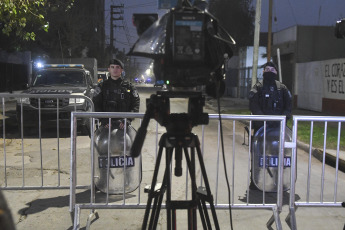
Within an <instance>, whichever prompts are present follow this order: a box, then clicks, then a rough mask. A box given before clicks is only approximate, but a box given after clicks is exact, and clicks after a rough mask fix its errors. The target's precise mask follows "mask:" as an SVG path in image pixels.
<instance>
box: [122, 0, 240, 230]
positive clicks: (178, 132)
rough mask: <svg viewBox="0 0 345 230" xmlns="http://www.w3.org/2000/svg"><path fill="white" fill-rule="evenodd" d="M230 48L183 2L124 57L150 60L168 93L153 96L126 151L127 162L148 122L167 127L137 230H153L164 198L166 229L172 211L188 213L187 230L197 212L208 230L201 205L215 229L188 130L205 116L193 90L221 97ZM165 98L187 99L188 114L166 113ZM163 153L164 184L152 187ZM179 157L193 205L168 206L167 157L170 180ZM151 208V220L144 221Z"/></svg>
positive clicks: (211, 22)
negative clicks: (184, 165)
mask: <svg viewBox="0 0 345 230" xmlns="http://www.w3.org/2000/svg"><path fill="white" fill-rule="evenodd" d="M234 45H235V41H234V40H233V39H232V37H231V36H230V35H229V34H228V33H227V32H226V31H225V30H224V29H223V28H222V27H221V26H220V25H219V24H218V21H217V19H216V18H215V17H214V16H212V15H211V14H209V13H208V12H207V11H205V10H203V9H201V8H199V7H197V6H196V5H192V4H190V2H189V1H188V0H183V1H180V2H179V4H178V6H177V7H176V8H173V9H171V10H170V11H169V12H168V13H167V14H165V15H164V16H162V17H161V18H160V19H159V20H157V21H156V22H154V23H153V24H152V25H151V26H150V27H149V28H148V29H147V30H145V31H144V32H143V33H142V34H141V36H140V38H139V39H138V41H137V42H136V43H135V44H134V46H133V47H132V49H131V51H130V52H129V54H128V55H133V56H141V57H148V58H151V59H153V61H154V67H153V71H154V74H155V77H156V79H157V80H162V81H164V83H165V84H166V85H167V86H168V89H169V90H168V91H158V92H157V93H156V94H153V95H151V97H150V98H149V99H148V100H147V102H146V103H147V105H146V106H147V109H146V113H145V116H144V119H143V121H142V123H141V127H140V128H139V130H138V133H137V135H136V137H135V140H134V142H133V145H132V148H131V151H130V155H131V156H132V157H138V156H139V155H140V153H141V149H142V146H143V144H144V140H145V136H146V132H147V127H148V124H149V121H150V119H151V118H154V119H155V120H156V121H157V122H158V123H159V124H160V125H162V126H164V127H166V130H167V132H166V133H164V134H163V135H162V137H161V139H160V142H159V151H158V156H157V160H156V165H155V170H154V175H153V179H152V183H151V186H150V188H148V189H147V192H148V201H147V206H146V211H145V216H144V220H143V225H142V229H147V224H149V227H148V228H149V229H155V228H156V226H157V222H158V217H159V212H160V208H161V202H162V199H163V196H164V194H165V193H166V209H167V229H175V227H176V210H177V209H187V210H188V225H189V226H188V229H196V223H197V222H196V209H198V210H199V213H200V217H201V218H200V219H201V221H202V225H203V227H204V229H211V228H212V225H211V221H210V218H209V215H208V212H207V208H206V202H208V203H209V205H210V208H211V212H212V217H213V225H214V226H215V229H219V224H218V220H217V216H216V212H215V208H214V204H213V197H212V194H211V190H210V186H209V183H208V179H207V175H206V170H205V166H204V162H203V158H202V155H201V150H200V143H199V139H198V137H197V136H196V135H195V134H193V133H192V128H193V127H194V126H197V125H202V124H205V125H206V124H208V114H207V113H204V112H203V106H204V105H205V97H204V96H203V94H202V92H201V91H197V90H196V88H197V87H199V86H206V93H207V94H208V95H210V96H213V97H214V98H218V99H219V97H221V96H222V95H223V93H224V90H225V83H224V79H223V78H224V77H223V70H222V66H223V62H224V54H225V53H226V54H227V55H228V57H231V56H232V54H233V52H232V48H231V46H234ZM170 98H188V99H189V102H188V112H187V113H179V114H176V113H170ZM163 148H165V150H166V165H165V166H166V168H165V172H164V177H163V182H162V184H161V185H160V186H157V185H158V184H157V176H158V171H159V165H160V161H161V157H162V153H163ZM188 150H190V152H188ZM195 150H196V153H197V156H198V160H199V164H200V169H201V174H202V177H203V179H204V184H205V187H199V188H197V185H196V179H195V163H196V162H195ZM183 153H184V156H185V158H186V162H187V165H188V171H189V174H190V178H191V187H192V188H191V193H192V194H191V197H192V199H191V200H184V201H173V200H171V176H170V170H169V169H170V165H171V163H172V155H173V154H175V176H177V177H179V176H181V175H182V167H181V161H182V156H183ZM152 202H153V206H152V211H151V218H149V217H150V210H151V205H152ZM149 220H150V222H149V223H148V221H149Z"/></svg>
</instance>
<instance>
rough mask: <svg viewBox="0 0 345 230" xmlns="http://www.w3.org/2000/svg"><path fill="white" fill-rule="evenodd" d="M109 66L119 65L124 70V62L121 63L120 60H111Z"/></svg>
mask: <svg viewBox="0 0 345 230" xmlns="http://www.w3.org/2000/svg"><path fill="white" fill-rule="evenodd" d="M109 65H119V66H121V69H124V66H125V65H124V64H123V62H122V61H120V60H119V59H111V60H110V62H109Z"/></svg>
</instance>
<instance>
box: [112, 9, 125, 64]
mask: <svg viewBox="0 0 345 230" xmlns="http://www.w3.org/2000/svg"><path fill="white" fill-rule="evenodd" d="M123 7H124V5H123V4H120V5H111V6H110V10H111V11H110V15H111V16H110V57H113V53H114V50H115V47H114V41H115V38H114V28H115V27H118V26H117V25H114V21H123ZM115 15H116V16H115Z"/></svg>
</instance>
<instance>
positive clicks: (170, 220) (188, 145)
mask: <svg viewBox="0 0 345 230" xmlns="http://www.w3.org/2000/svg"><path fill="white" fill-rule="evenodd" d="M158 94H159V95H151V98H150V101H149V103H148V104H147V107H148V108H147V111H146V113H145V116H144V119H143V122H142V125H141V127H140V128H139V130H138V133H137V136H136V138H135V140H134V143H133V146H132V149H131V155H132V156H134V157H135V156H138V155H139V154H140V150H141V147H142V144H143V142H144V138H145V135H146V128H147V125H148V121H149V119H150V118H151V117H154V118H155V119H156V120H157V121H158V122H159V123H160V124H161V125H163V126H165V127H166V129H167V132H166V133H164V134H163V135H162V137H161V139H160V141H159V150H158V155H157V159H156V164H155V170H154V173H153V178H152V183H151V186H149V187H148V188H145V192H147V193H148V200H147V206H146V210H145V215H144V220H143V223H142V229H143V230H144V229H147V225H149V226H148V229H150V230H151V229H156V227H157V223H158V218H159V214H160V210H161V206H162V200H163V197H164V194H165V193H166V212H167V229H168V230H170V229H176V210H181V209H185V210H187V215H188V228H187V229H189V230H195V229H197V209H198V210H199V215H200V220H201V223H202V225H203V229H212V223H211V220H210V216H209V214H208V210H207V205H206V202H208V203H209V206H210V209H211V213H212V217H213V225H214V227H215V229H219V224H218V219H217V215H216V211H215V207H214V203H213V196H212V194H211V189H210V185H209V182H208V179H207V174H206V169H205V165H204V161H203V157H202V154H201V149H200V142H199V139H198V137H197V136H196V135H195V134H193V133H192V132H191V131H192V127H193V126H195V125H197V124H208V114H205V113H203V112H202V107H203V105H204V102H205V101H204V98H203V97H202V95H201V93H186V92H183V93H182V94H181V92H180V93H171V92H158ZM177 96H179V97H181V96H184V97H189V105H188V114H186V113H181V114H170V113H169V111H170V110H169V98H171V97H177ZM133 147H134V148H133ZM164 148H165V152H166V157H165V171H164V176H163V181H162V183H161V184H158V183H157V177H158V172H159V167H160V164H161V158H162V155H163V149H164ZM189 149H190V152H189V151H188V150H189ZM183 153H184V156H185V159H186V162H187V166H188V172H189V176H190V178H191V200H172V199H171V194H172V191H171V188H172V185H171V165H172V157H173V154H175V170H174V172H175V176H177V177H179V176H181V175H182V155H183ZM195 153H196V154H197V157H198V160H199V165H200V170H201V175H202V178H203V181H204V184H205V187H199V188H197V185H196V178H195V165H196V157H195V155H196V154H195ZM150 212H151V213H150Z"/></svg>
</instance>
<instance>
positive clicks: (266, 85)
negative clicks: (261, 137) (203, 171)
mask: <svg viewBox="0 0 345 230" xmlns="http://www.w3.org/2000/svg"><path fill="white" fill-rule="evenodd" d="M263 68H264V70H263V80H262V81H259V82H258V83H256V84H255V85H254V86H253V88H252V89H251V91H250V92H249V109H250V111H251V112H252V114H253V115H285V116H286V117H287V119H289V118H290V117H291V93H290V91H289V90H288V88H287V87H286V86H285V85H284V84H283V83H281V82H280V81H278V80H276V79H277V67H276V66H275V64H274V63H273V62H267V63H266V64H264V65H263ZM266 124H267V127H275V126H277V127H279V125H280V123H279V122H277V121H270V122H266ZM263 125H264V122H263V121H254V122H253V128H254V135H255V134H256V133H257V131H258V130H259V129H260V128H261V127H262V126H263ZM254 154H255V153H254ZM253 157H254V156H253ZM253 157H252V161H253ZM252 172H253V169H251V173H252ZM249 188H250V189H251V190H256V189H257V187H256V185H254V183H253V175H251V182H250V186H249Z"/></svg>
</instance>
